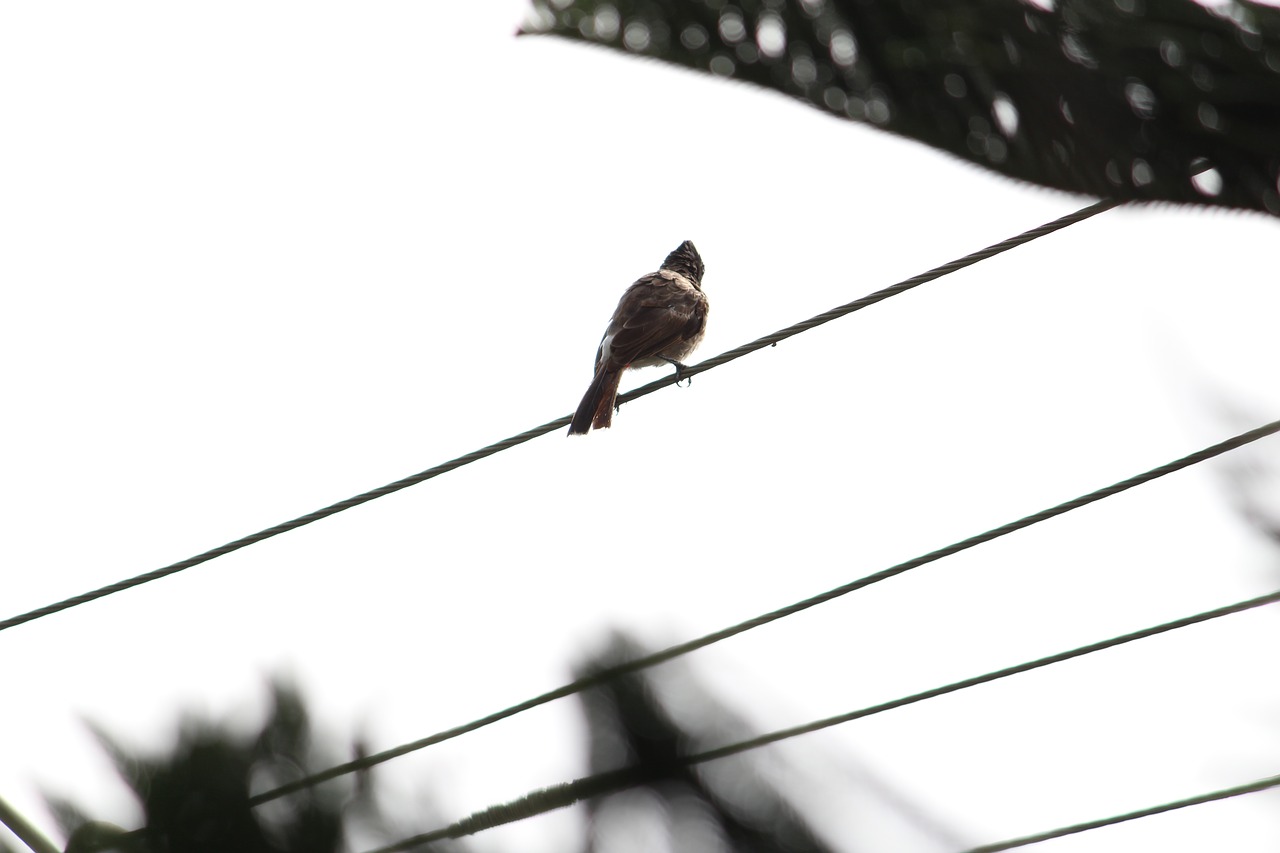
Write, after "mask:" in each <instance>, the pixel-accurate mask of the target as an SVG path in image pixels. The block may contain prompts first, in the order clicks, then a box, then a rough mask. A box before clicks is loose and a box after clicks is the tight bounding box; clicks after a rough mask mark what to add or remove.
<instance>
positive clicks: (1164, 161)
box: [525, 0, 1280, 214]
mask: <svg viewBox="0 0 1280 853" xmlns="http://www.w3.org/2000/svg"><path fill="white" fill-rule="evenodd" d="M532 4H533V17H532V19H531V21H530V23H529V24H528V25H527V27H526V30H525V31H526V32H533V33H551V34H554V35H558V36H562V37H565V38H570V39H575V40H580V41H587V42H592V43H596V44H602V45H605V46H608V47H611V48H614V49H616V50H621V51H624V52H627V53H632V54H636V55H643V56H649V57H654V58H658V59H661V60H664V61H666V62H671V63H675V64H678V65H683V66H686V67H689V68H694V69H697V70H699V71H707V72H710V73H712V74H716V75H719V76H724V77H732V78H734V79H737V80H743V81H748V82H751V83H755V84H757V85H760V86H766V87H768V88H771V89H776V90H778V91H780V92H784V93H786V94H788V95H791V96H793V97H796V98H799V99H801V100H803V101H805V102H806V103H808V104H810V105H812V106H814V107H817V108H819V109H822V110H825V111H827V112H829V113H833V114H835V115H837V116H840V117H842V118H849V119H853V120H855V121H861V122H865V123H868V124H871V125H873V126H875V127H878V128H881V129H883V130H887V131H890V132H893V133H898V134H902V135H904V136H908V137H911V138H913V139H916V140H919V141H921V142H925V143H927V144H929V145H932V146H935V147H937V148H940V149H943V150H945V151H948V152H950V153H952V154H955V155H957V156H959V157H962V158H964V159H965V160H968V161H970V162H972V163H976V164H978V165H980V166H983V167H986V168H988V169H992V170H995V171H998V172H1000V173H1002V174H1004V175H1008V176H1010V177H1014V178H1018V179H1022V180H1026V181H1032V182H1034V183H1037V184H1042V185H1044V186H1048V187H1055V188H1058V189H1063V190H1070V191H1074V192H1080V193H1087V194H1089V195H1095V196H1099V197H1105V198H1114V199H1120V200H1126V201H1128V200H1138V201H1172V202H1190V203H1198V204H1209V205H1219V206H1225V207H1235V208H1247V209H1255V210H1262V211H1266V212H1269V213H1272V214H1280V189H1278V187H1277V179H1278V177H1280V10H1276V9H1273V8H1268V7H1266V6H1260V5H1257V4H1255V3H1250V2H1244V1H1241V0H1237V2H1229V3H1224V4H1221V5H1219V6H1218V7H1216V8H1214V9H1210V8H1206V7H1204V6H1200V5H1199V4H1197V3H1195V2H1192V0H1161V2H1151V0H1066V2H1059V3H1055V2H1052V0H1044V2H1041V3H1039V4H1032V3H1031V2H1022V0H957V2H949V3H930V2H927V0H897V2H891V0H532ZM620 96H621V95H620ZM671 123H672V126H673V128H678V129H681V131H682V132H686V133H688V134H689V136H688V144H689V145H690V146H694V147H696V145H697V137H696V127H697V124H698V117H697V116H690V115H686V114H684V113H683V112H681V109H680V105H679V104H673V105H672V115H671ZM854 153H855V155H856V152H854ZM859 165H860V166H861V167H862V168H874V167H875V164H872V163H861V164H859ZM836 168H840V169H844V168H846V164H843V163H842V164H832V169H833V170H834V169H836ZM903 178H904V184H906V185H907V186H908V187H910V191H912V192H916V193H921V194H923V193H924V192H925V191H926V190H927V188H924V187H918V186H914V185H912V184H911V181H910V176H903Z"/></svg>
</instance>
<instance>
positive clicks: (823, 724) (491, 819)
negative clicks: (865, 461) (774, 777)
mask: <svg viewBox="0 0 1280 853" xmlns="http://www.w3.org/2000/svg"><path fill="white" fill-rule="evenodd" d="M1277 602H1280V591H1277V592H1273V593H1270V594H1269V595H1263V596H1259V597H1257V598H1251V599H1248V600H1247V601H1240V602H1236V603H1235V604H1229V605H1226V606H1224V607H1218V608H1215V609H1213V610H1206V611H1204V612H1203V613H1197V614H1195V615H1192V616H1185V617H1183V618H1181V619H1174V620H1172V621H1170V622H1163V623H1161V624H1159V625H1154V626H1152V627H1150V628H1143V629H1142V630H1139V631H1133V632H1131V633H1128V634H1121V635H1120V636H1118V637H1112V638H1110V639H1107V640H1102V641H1099V642H1096V643H1090V644H1088V645H1085V646H1080V647H1079V648H1075V649H1070V650H1068V651H1064V652H1058V653H1057V654H1052V655H1048V656H1046V657H1042V658H1037V659H1035V660H1032V661H1027V662H1026V663H1021V664H1018V665H1016V666H1010V667H1005V668H1004V669H998V670H995V671H993V672H988V673H985V674H983V675H978V676H974V677H972V678H966V679H963V680H961V681H955V682H952V683H951V684H945V685H943V686H941V687H934V688H932V689H929V690H924V691H921V692H919V693H913V694H911V695H909V696H904V697H901V698H899V699H894V700H892V701H889V702H882V703H880V704H878V705H871V706H868V707H866V708H861V709H859V710H856V711H850V712H848V713H846V714H840V715H838V716H834V717H827V718H825V719H821V720H816V721H814V722H810V723H805V724H804V725H800V726H793V727H791V728H786V729H779V730H778V731H774V732H770V733H768V734H764V735H760V736H759V737H754V738H750V739H748V740H743V741H739V742H737V743H733V744H730V745H728V746H722V747H718V748H716V749H709V750H705V751H703V752H698V753H694V754H692V755H687V756H682V757H680V758H676V759H674V760H672V761H671V762H670V763H669V764H668V765H666V766H664V767H657V768H637V767H627V768H622V769H620V770H615V771H612V772H609V773H600V774H596V775H593V776H585V777H582V778H580V779H575V780H574V781H572V782H565V783H562V784H560V785H556V786H553V787H551V788H544V789H540V790H538V791H533V792H531V793H529V794H526V795H525V796H523V797H520V798H519V799H516V800H512V801H510V802H507V803H502V804H499V805H495V806H490V807H489V808H486V809H482V810H481V811H478V812H475V813H473V814H471V815H469V816H467V817H465V818H463V819H461V820H459V821H457V822H456V823H453V824H451V825H450V826H446V827H441V828H440V829H436V830H432V831H431V832H427V833H423V834H421V835H416V836H413V837H412V838H408V839H405V840H403V841H399V842H397V843H395V844H393V845H391V846H389V847H380V848H378V849H377V850H374V851H369V853H396V851H401V850H408V849H410V848H411V847H415V846H417V845H419V844H426V843H429V842H433V841H441V840H444V839H446V838H461V837H462V836H465V835H473V834H475V833H477V832H481V831H483V830H486V829H492V828H493V827H496V826H502V825H503V824H507V823H512V822H514V821H517V820H523V819H525V818H528V817H534V816H536V815H539V814H544V813H546V812H549V811H554V810H555V809H559V808H564V807H566V806H571V805H573V804H574V803H577V802H579V801H581V800H584V799H588V798H590V797H595V796H599V795H601V794H607V793H613V792H615V791H620V790H623V789H625V788H628V787H632V786H634V785H637V784H641V783H642V782H643V781H644V780H645V779H647V778H654V777H657V776H660V775H661V774H662V773H663V772H664V771H666V770H670V769H677V768H683V767H690V766H693V765H697V764H704V763H706V762H708V761H715V760H717V759H721V758H727V757H729V756H732V755H738V754H740V753H743V752H747V751H749V750H753V749H759V748H760V747H762V746H766V745H768V744H772V743H777V742H779V741H783V740H789V739H790V738H794V737H798V736H800V735H803V734H809V733H811V732H816V731H819V730H821V729H826V728H830V727H832V726H837V725H840V724H842V723H848V722H851V721H853V720H858V719H861V718H863V717H870V716H872V715H874V714H880V713H883V712H885V711H890V710H893V709H895V708H902V707H904V706H907V705H914V704H915V703H917V702H923V701H925V700H926V699H934V698H937V697H938V696H944V695H946V694H948V693H955V692H957V691H960V690H966V689H968V688H970V687H976V686H978V685H979V684H987V683H990V682H992V681H998V680H1000V679H1002V678H1008V677H1009V676H1012V675H1018V674H1021V673H1024V672H1030V671H1031V670H1034V669H1040V668H1041V667H1046V666H1050V665H1052V664H1056V663H1062V662H1063V661H1068V660H1071V659H1073V658H1078V657H1083V656H1084V655H1089V654H1093V653H1094V652H1100V651H1103V650H1104V649H1110V648H1114V647H1116V646H1121V645H1124V644H1125V643H1132V642H1134V641H1135V640H1142V639H1146V638H1147V637H1154V636H1156V635H1158V634H1163V633H1165V632H1168V631H1174V630H1177V629H1179V628H1185V627H1188V626H1190V625H1197V624H1199V623H1201V622H1208V621H1210V620H1212V619H1219V618H1221V617H1223V616H1230V615H1232V614H1235V613H1243V612H1245V611H1247V610H1253V609H1255V608H1258V607H1263V606H1265V605H1268V604H1275V603H1277ZM1254 784H1255V785H1256V784H1258V783H1254ZM1258 790H1260V789H1258ZM1241 793H1244V792H1243V791H1242V792H1241ZM1224 796H1225V795H1224ZM1213 798H1215V797H1214V796H1213V795H1210V796H1209V799H1213ZM1216 798H1218V799H1220V798H1221V797H1216ZM1202 801H1204V802H1207V801H1208V800H1207V799H1204V800H1202ZM1193 804H1194V802H1192V801H1187V802H1186V803H1185V805H1193ZM1172 807H1176V806H1169V807H1158V808H1157V809H1156V810H1147V812H1135V813H1133V814H1132V815H1130V816H1122V817H1120V818H1111V819H1108V820H1109V821H1111V822H1119V821H1120V820H1128V819H1132V818H1134V817H1144V816H1145V814H1146V813H1151V814H1155V813H1157V812H1158V811H1161V810H1163V811H1167V810H1168V809H1169V808H1172ZM1097 823H1098V825H1105V823H1104V822H1097ZM1092 828H1093V826H1092V825H1089V824H1081V825H1079V828H1068V830H1054V832H1056V833H1059V834H1063V835H1065V834H1069V832H1070V831H1074V832H1082V831H1084V829H1092ZM1043 837H1044V838H1052V837H1055V836H1054V835H1053V834H1046V835H1044V836H1043ZM1033 840H1041V836H1035V837H1033ZM1006 843H1008V842H1006ZM1025 843H1031V842H1030V841H1027V842H1025ZM1012 846H1020V845H1019V844H1016V843H1015V844H1013V845H1012ZM978 849H979V850H982V851H987V850H1002V849H1005V848H1003V847H999V846H994V847H982V848H978Z"/></svg>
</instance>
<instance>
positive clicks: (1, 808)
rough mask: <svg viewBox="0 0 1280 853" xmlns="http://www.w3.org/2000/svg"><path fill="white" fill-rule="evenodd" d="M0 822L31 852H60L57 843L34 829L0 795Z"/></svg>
mask: <svg viewBox="0 0 1280 853" xmlns="http://www.w3.org/2000/svg"><path fill="white" fill-rule="evenodd" d="M0 823H2V824H4V825H5V826H7V827H8V828H9V831H10V832H12V833H13V834H14V835H15V836H17V837H18V839H19V840H20V841H21V842H22V843H23V844H25V845H27V846H28V847H30V848H31V851H32V853H61V851H60V850H59V849H58V847H57V845H55V844H54V843H53V842H52V841H50V840H49V839H48V838H45V836H44V834H43V833H42V832H40V830H38V829H36V827H35V824H33V823H32V822H31V821H29V820H27V819H26V818H25V817H23V816H22V812H20V811H18V810H17V809H15V808H14V807H13V806H11V805H9V804H8V803H7V802H5V799H4V798H3V797H0Z"/></svg>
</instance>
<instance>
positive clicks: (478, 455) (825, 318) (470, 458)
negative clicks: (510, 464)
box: [0, 200, 1119, 631]
mask: <svg viewBox="0 0 1280 853" xmlns="http://www.w3.org/2000/svg"><path fill="white" fill-rule="evenodd" d="M1117 204H1119V202H1116V201H1110V200H1107V201H1100V202H1097V203H1095V204H1091V205H1089V206H1088V207H1084V208H1081V209H1080V210H1077V211H1076V212H1074V213H1070V214H1067V215H1066V216H1062V217H1059V218H1058V219H1055V220H1053V221H1052V222H1048V223H1045V224H1044V225H1040V226H1038V227H1036V228H1032V229H1031V230H1030V231H1024V232H1023V233H1022V234H1019V235H1017V236H1016V237H1010V238H1009V239H1007V240H1002V241H1001V242H999V243H995V244H994V245H991V246H988V247H987V248H985V249H982V250H980V251H977V252H974V253H973V254H970V255H966V256H964V257H963V258H960V259H958V260H955V261H951V262H950V263H946V264H943V265H942V266H939V267H935V268H933V269H932V270H929V271H928V272H926V273H922V274H920V275H918V276H915V277H914V278H909V279H907V280H906V281H902V282H899V283H898V284H895V285H893V286H891V287H886V288H885V289H883V290H879V291H877V292H875V293H873V294H871V295H870V296H864V297H862V298H861V299H856V300H854V301H853V302H850V303H848V304H846V305H842V306H840V307H839V308H833V309H831V310H830V311H827V312H825V313H822V314H819V315H817V316H816V317H812V318H810V319H808V320H805V321H804V322H803V323H796V324H795V325H793V326H788V327H787V328H785V329H782V330H780V331H777V332H774V333H773V334H772V335H766V336H765V337H763V338H760V339H759V340H756V341H752V342H751V343H749V344H745V345H743V346H740V347H738V348H737V349H732V350H729V351H728V352H725V353H722V354H720V355H718V356H715V357H714V358H710V359H707V360H706V361H703V362H700V363H698V364H696V365H693V366H691V367H688V368H685V369H683V370H682V371H681V372H680V374H679V376H680V378H681V379H684V378H687V377H691V376H694V375H696V374H698V373H703V372H705V371H707V370H710V369H712V368H713V367H719V366H720V365H722V364H725V363H726V362H729V361H733V360H734V359H736V358H741V357H742V356H744V355H746V354H747V353H749V352H754V351H756V350H758V349H763V348H764V347H766V346H770V345H772V344H775V343H777V342H778V341H781V340H784V339H786V338H789V337H791V336H792V335H798V334H799V333H801V332H804V331H807V330H809V329H812V328H814V327H815V326H820V325H822V324H823V323H827V322H830V321H831V320H834V319H836V318H837V317H843V316H844V315H846V314H850V313H852V312H854V311H857V310H859V309H861V308H866V307H867V306H869V305H874V304H875V303H877V302H880V301H881V300H884V299H888V298H889V297H890V296H895V295H897V294H899V293H902V292H903V291H906V290H910V289H911V288H913V287H916V286H918V285H921V284H924V283H925V282H928V281H933V280H934V279H936V278H940V277H942V276H944V275H947V274H948V273H952V272H955V271H956V270H959V269H963V268H964V267H967V266H970V265H972V264H975V263H977V262H978V261H981V260H985V259H987V258H990V257H992V256H994V255H998V254H1000V253H1001V252H1006V251H1008V250H1010V249H1013V248H1015V247H1017V246H1021V245H1022V244H1023V243H1027V242H1030V241H1031V240H1035V239H1036V238H1038V237H1043V236H1045V235H1046V234H1051V233H1053V232H1055V231H1059V230H1061V229H1063V228H1066V227H1067V226H1068V225H1073V224H1075V223H1076V222H1079V221H1081V220H1084V219H1088V218H1089V217H1091V216H1095V215H1097V214H1099V213H1102V212H1103V211H1106V210H1110V209H1111V208H1113V207H1115V206H1117ZM676 381H677V380H676V375H675V374H671V375H668V376H666V377H664V378H663V379H659V380H657V381H655V382H650V383H649V384H648V385H644V386H642V387H640V388H637V389H635V390H634V391H629V392H627V393H626V394H623V395H621V396H620V397H619V398H618V404H619V405H621V404H622V403H626V402H630V401H631V400H635V399H637V398H639V397H643V396H645V395H647V394H652V393H653V392H654V391H657V390H658V389H660V388H665V387H667V386H668V385H674V384H675V382H676ZM571 419H572V418H571V417H570V416H569V415H565V416H564V417H561V418H557V419H556V420H554V421H548V422H547V423H545V424H543V425H542V426H539V427H534V428H533V429H531V430H528V431H526V432H522V433H520V434H519V435H514V436H512V437H510V438H506V439H503V440H502V441H498V442H495V443H493V444H490V445H488V446H487V447H482V448H480V449H479V450H475V451H472V452H471V453H468V454H466V455H464V456H459V457H458V458H457V459H452V460H450V461H448V462H445V463H443V464H441V465H437V466H435V467H434V468H428V469H427V470H425V471H422V472H420V473H417V474H414V475H412V476H409V477H405V478H404V479H401V480H396V481H395V482H394V483H388V484H387V485H385V486H382V487H380V488H377V489H371V490H370V491H367V492H364V493H362V494H359V495H356V496H355V497H351V498H347V499H346V500H343V501H338V502H337V503H335V504H331V505H330V506H327V507H325V508H323V509H318V510H316V511H314V512H309V513H307V514H306V515H301V516H298V517H297V518H295V519H293V520H292V521H286V522H284V523H282V524H277V525H275V526H274V527H268V528H267V529H265V530H260V531H258V532H257V533H254V534H252V535H250V536H245V537H243V538H241V539H237V540H235V541H234V542H228V543H227V544H225V545H222V546H219V547H217V548H213V549H211V550H209V551H205V552H204V553H202V554H197V555H196V556H194V557H188V558H187V559H185V560H180V561H179V562H177V563H173V564H172V565H168V566H164V567H163V568H159V569H154V570H152V571H150V572H146V573H144V574H140V575H137V576H136V577H132V578H127V579H125V580H122V581H117V582H116V583H112V584H108V585H106V586H103V587H99V588H98V589H95V590H92V591H90V592H84V593H81V594H79V595H74V596H72V597H71V598H67V599H64V600H62V601H58V602H54V603H53V604H47V605H45V606H43V607H37V608H36V609H35V610H31V611H28V612H26V613H21V614H18V615H17V616H11V617H9V618H8V619H5V620H3V621H0V631H4V630H6V629H8V628H13V627H16V626H18V625H22V624H24V623H27V622H31V621H34V620H36V619H40V618H42V617H45V616H49V615H51V614H54V613H58V612H60V611H63V610H69V609H70V608H72V607H76V606H78V605H81V604H87V603H88V602H90V601H96V600H97V599H99V598H105V597H106V596H108V595H113V594H115V593H117V592H123V591H125V590H127V589H132V588H133V587H135V586H141V585H142V584H145V583H150V582H151V581H154V580H159V579H160V578H164V577H168V576H169V575H172V574H177V573H178V572H181V571H183V570H185V569H189V568H192V567H193V566H198V565H200V564H201V563H207V562H209V561H210V560H213V559H215V558H217V557H221V556H224V555H226V554H230V553H231V552H233V551H238V550H240V549H241V548H244V547H246V546H249V545H253V544H254V543H256V542H261V541H263V540H264V539H270V538H272V537H273V536H279V535H280V534H281V533H285V532H288V531H290V530H295V529H297V528H299V527H303V526H305V525H307V524H310V523H312V522H313V521H319V520H320V519H322V518H328V517H329V516H331V515H335V514H337V513H339V512H342V511H343V510H348V509H351V508H352V507H357V506H360V505H361V504H364V503H368V502H369V501H372V500H375V499H377V498H381V497H384V496H386V495H389V494H392V493H394V492H398V491H400V490H401V489H405V488H408V487H409V486H415V485H417V484H418V483H422V482H425V481H426V480H430V479H432V478H434V477H438V476H440V475H441V474H445V473H448V472H449V471H452V470H454V469H455V468H461V467H462V466H464V465H469V464H471V463H472V462H476V461H478V460H480V459H484V458H485V457H488V456H492V455H494V454H495V453H500V452H501V451H503V450H509V449H510V448H512V447H515V446H517V445H520V444H524V443H525V442H526V441H529V440H530V439H534V438H537V437H538V436H541V435H546V434H547V433H549V432H555V431H556V430H558V429H561V428H562V427H564V426H566V425H568V423H569V421H570V420H571Z"/></svg>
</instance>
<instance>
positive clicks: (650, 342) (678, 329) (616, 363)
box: [569, 240, 707, 435]
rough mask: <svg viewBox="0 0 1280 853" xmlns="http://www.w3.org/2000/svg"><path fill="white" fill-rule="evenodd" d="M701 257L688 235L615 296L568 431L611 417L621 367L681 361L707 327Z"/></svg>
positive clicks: (602, 425)
mask: <svg viewBox="0 0 1280 853" xmlns="http://www.w3.org/2000/svg"><path fill="white" fill-rule="evenodd" d="M702 270H703V266H702V258H701V257H699V256H698V250H697V249H695V248H694V247H693V244H692V243H690V242H689V241H688V240H685V241H684V242H683V243H681V244H680V245H679V246H678V247H677V248H676V250H675V251H674V252H672V253H671V254H669V255H667V259H666V260H665V261H663V262H662V268H661V269H659V270H658V271H657V272H651V273H649V274H648V275H646V276H642V277H641V278H640V280H639V281H637V282H636V283H635V284H633V285H631V286H630V287H628V288H627V292H626V293H624V294H622V299H621V300H619V301H618V307H617V308H616V309H615V310H614V312H613V318H612V319H611V320H610V321H609V327H608V328H607V329H605V330H604V338H603V339H602V340H601V341H600V348H599V349H598V350H596V375H595V378H594V379H592V380H591V386H590V387H589V388H587V393H586V395H585V396H584V397H583V398H582V402H581V403H579V404H578V411H577V412H575V413H574V415H573V423H571V424H569V435H586V434H587V431H588V430H590V429H591V428H592V427H595V428H596V429H604V428H606V427H608V426H609V425H610V424H611V423H612V422H613V408H614V401H615V399H616V398H617V396H618V382H619V380H621V379H622V371H624V370H626V369H627V368H629V367H653V366H656V365H660V364H662V363H663V362H666V363H667V364H674V365H675V367H676V373H677V375H678V374H679V373H680V370H681V369H682V368H683V367H684V365H683V364H681V363H680V360H681V359H682V358H687V357H688V356H689V354H690V353H692V352H693V351H694V349H695V348H696V347H697V346H698V344H699V343H700V342H701V341H702V335H703V334H704V333H705V332H706V329H707V297H706V296H705V295H703V293H702Z"/></svg>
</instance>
